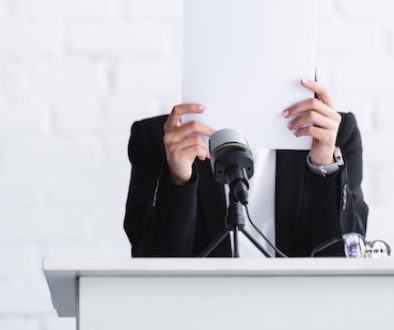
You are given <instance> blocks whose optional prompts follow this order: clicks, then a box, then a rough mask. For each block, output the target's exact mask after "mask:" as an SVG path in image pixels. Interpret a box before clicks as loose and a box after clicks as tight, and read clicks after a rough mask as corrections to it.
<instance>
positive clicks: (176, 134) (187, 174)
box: [163, 104, 214, 185]
mask: <svg viewBox="0 0 394 330" xmlns="http://www.w3.org/2000/svg"><path fill="white" fill-rule="evenodd" d="M204 110H205V108H204V106H203V105H200V104H179V105H176V106H175V107H174V108H173V109H172V111H171V113H170V115H169V116H168V119H167V121H166V122H165V124H164V137H163V141H164V147H165V150H166V157H167V164H168V168H169V171H170V175H171V178H172V180H173V181H174V183H176V184H179V185H182V184H186V183H187V182H188V181H189V180H190V179H191V176H192V165H193V162H194V160H195V159H196V157H198V158H199V159H200V160H205V159H207V158H209V157H210V155H209V149H208V146H207V144H206V143H205V142H204V141H203V139H202V138H201V136H207V137H210V136H211V135H212V134H213V133H214V130H213V129H212V128H210V127H208V126H206V125H204V124H202V123H200V122H198V121H191V122H188V123H186V124H184V125H182V124H181V117H182V116H183V115H185V114H188V113H202V112H204Z"/></svg>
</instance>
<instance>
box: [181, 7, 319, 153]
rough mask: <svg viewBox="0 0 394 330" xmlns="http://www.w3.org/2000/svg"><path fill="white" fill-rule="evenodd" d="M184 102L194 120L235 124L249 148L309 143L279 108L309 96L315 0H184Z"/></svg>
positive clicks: (219, 125)
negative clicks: (199, 110) (198, 109)
mask: <svg viewBox="0 0 394 330" xmlns="http://www.w3.org/2000/svg"><path fill="white" fill-rule="evenodd" d="M183 26H184V29H183V33H184V38H183V92H182V101H183V103H201V104H204V105H205V106H206V108H207V110H206V112H205V113H204V114H201V115H192V116H189V115H188V116H184V118H183V119H182V121H183V122H187V121H189V120H192V119H196V120H200V121H202V122H204V123H206V124H208V125H210V126H211V127H213V128H215V129H220V128H234V129H238V130H240V131H241V132H242V133H243V135H244V136H245V137H246V139H247V140H248V142H249V144H250V146H251V147H252V148H268V149H309V148H310V146H311V141H312V140H311V138H308V137H303V138H296V137H295V136H294V134H293V133H292V132H291V131H289V130H288V129H287V125H288V121H287V120H285V119H283V117H282V115H281V114H282V111H283V110H284V109H286V108H287V107H289V106H290V105H292V104H294V103H296V102H299V101H302V100H305V99H308V98H311V97H313V93H312V92H310V91H308V90H307V89H306V88H304V87H302V85H301V83H300V80H301V79H302V78H304V77H305V78H309V79H314V76H315V65H316V30H317V3H316V0H184V23H183Z"/></svg>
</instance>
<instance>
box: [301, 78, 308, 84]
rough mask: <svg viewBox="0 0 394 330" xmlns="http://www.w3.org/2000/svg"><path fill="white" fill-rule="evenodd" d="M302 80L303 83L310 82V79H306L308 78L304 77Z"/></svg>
mask: <svg viewBox="0 0 394 330" xmlns="http://www.w3.org/2000/svg"><path fill="white" fill-rule="evenodd" d="M301 81H302V83H303V84H307V83H309V80H308V79H306V78H302V79H301Z"/></svg>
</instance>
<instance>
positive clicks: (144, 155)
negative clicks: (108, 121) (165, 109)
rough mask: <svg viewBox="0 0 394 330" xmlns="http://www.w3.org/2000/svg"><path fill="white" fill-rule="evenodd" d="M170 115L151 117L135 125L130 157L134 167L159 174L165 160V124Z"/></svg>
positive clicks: (130, 142)
mask: <svg viewBox="0 0 394 330" xmlns="http://www.w3.org/2000/svg"><path fill="white" fill-rule="evenodd" d="M167 118H168V115H162V116H157V117H151V118H147V119H143V120H139V121H136V122H134V123H133V125H132V126H131V130H130V140H129V144H128V156H129V159H130V162H131V164H132V165H133V166H139V167H140V168H145V167H146V169H148V168H150V169H153V170H154V172H157V171H158V170H159V169H160V167H161V166H162V163H163V161H164V159H165V149H164V145H163V135H164V129H163V126H164V123H165V122H166V120H167Z"/></svg>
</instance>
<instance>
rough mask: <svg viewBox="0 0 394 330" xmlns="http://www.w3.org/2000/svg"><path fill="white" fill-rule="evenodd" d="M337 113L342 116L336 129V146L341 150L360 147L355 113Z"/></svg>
mask: <svg viewBox="0 0 394 330" xmlns="http://www.w3.org/2000/svg"><path fill="white" fill-rule="evenodd" d="M339 114H340V115H341V116H342V121H341V124H340V126H339V129H338V136H337V143H336V144H337V146H338V147H340V148H341V149H342V151H343V150H344V149H346V150H348V152H349V151H352V149H354V148H361V135H360V130H359V128H358V125H357V120H356V117H355V115H354V114H353V113H352V112H347V113H344V112H340V113H339ZM349 149H350V150H349ZM360 150H362V149H360Z"/></svg>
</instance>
